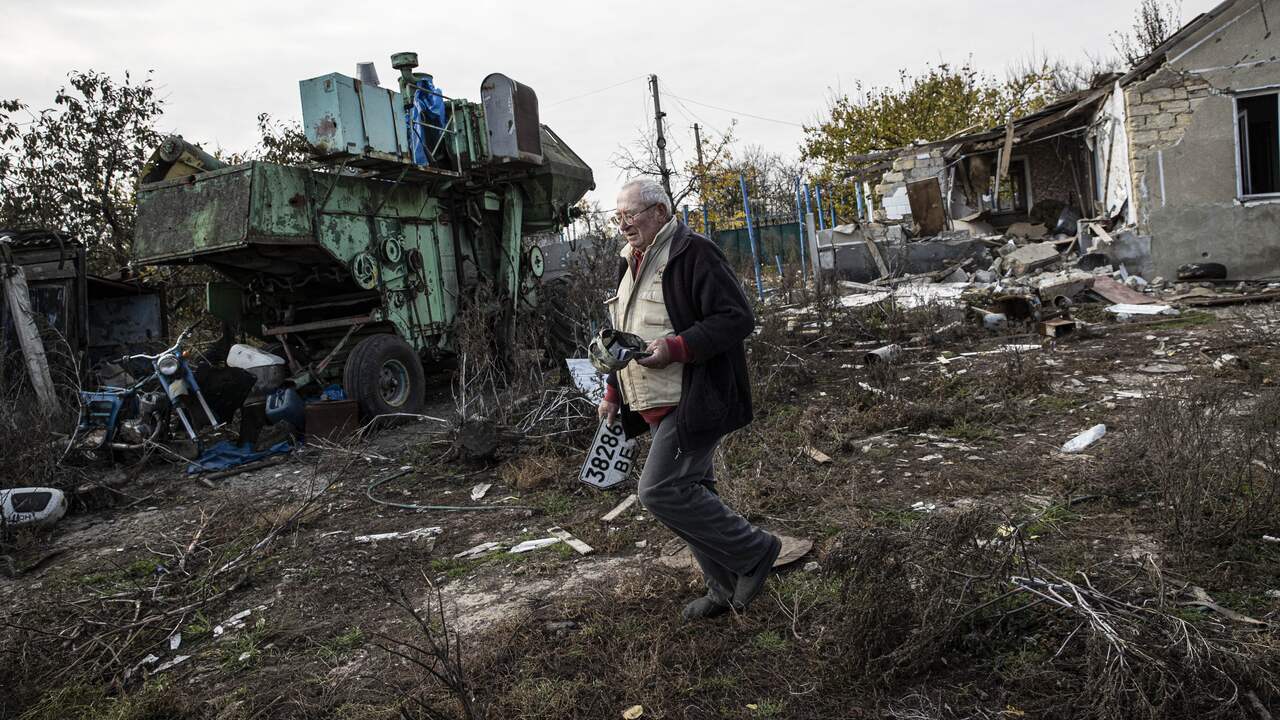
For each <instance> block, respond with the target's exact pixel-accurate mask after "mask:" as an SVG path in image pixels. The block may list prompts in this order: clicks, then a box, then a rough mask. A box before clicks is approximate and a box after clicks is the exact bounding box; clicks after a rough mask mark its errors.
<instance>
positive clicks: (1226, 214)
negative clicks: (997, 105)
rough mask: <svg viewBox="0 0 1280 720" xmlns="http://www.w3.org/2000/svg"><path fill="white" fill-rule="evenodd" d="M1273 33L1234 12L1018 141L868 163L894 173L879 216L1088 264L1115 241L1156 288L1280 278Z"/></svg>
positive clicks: (1020, 133)
mask: <svg viewBox="0 0 1280 720" xmlns="http://www.w3.org/2000/svg"><path fill="white" fill-rule="evenodd" d="M1273 22H1280V0H1226V1H1225V2H1223V3H1221V4H1220V5H1218V6H1217V7H1215V8H1214V9H1213V10H1211V11H1209V12H1207V13H1204V14H1203V15H1200V16H1199V17H1197V18H1195V19H1194V20H1192V21H1191V22H1190V23H1188V24H1187V25H1186V26H1184V27H1183V28H1182V29H1181V30H1179V31H1178V32H1177V33H1175V34H1174V35H1173V36H1172V37H1170V38H1169V39H1168V40H1167V41H1166V42H1165V43H1164V44H1163V45H1161V46H1160V47H1159V48H1157V49H1156V50H1155V51H1154V52H1152V53H1151V54H1150V55H1149V56H1148V57H1147V58H1146V59H1145V60H1143V61H1142V62H1141V63H1139V64H1138V65H1137V66H1135V67H1134V68H1132V69H1131V70H1129V71H1128V72H1127V73H1125V74H1123V75H1112V76H1110V77H1107V78H1102V79H1100V80H1099V81H1098V82H1097V83H1095V85H1094V87H1092V88H1089V89H1087V90H1084V91H1081V92H1078V93H1075V94H1072V95H1069V96H1066V97H1063V98H1060V99H1059V100H1058V101H1057V102H1055V103H1053V104H1052V105H1050V106H1048V107H1046V108H1044V109H1042V110H1040V111H1039V112H1037V113H1035V114H1032V115H1028V116H1025V117H1022V118H1019V119H1018V120H1016V121H1014V122H1013V123H1011V126H1007V127H997V128H992V129H990V130H987V131H983V132H977V133H971V134H967V135H962V136H957V137H952V138H948V139H947V140H944V141H941V142H936V143H930V144H926V145H918V146H914V147H909V148H901V149H899V150H897V151H893V152H890V153H885V154H881V155H880V156H879V158H863V159H864V160H865V159H881V160H884V161H886V162H891V165H889V166H888V167H887V168H886V172H885V173H884V174H883V176H882V177H881V182H880V185H878V186H877V187H876V188H875V190H876V194H877V195H879V196H881V197H882V198H883V200H882V203H881V208H880V210H879V213H880V215H881V217H883V218H884V219H886V220H888V221H895V220H897V221H907V220H910V221H912V222H913V223H914V224H915V225H916V227H917V228H918V229H919V231H920V234H921V235H937V234H942V232H943V231H944V230H945V229H947V228H950V229H954V230H967V231H969V233H970V234H972V235H975V236H982V235H990V234H992V233H993V232H995V231H1006V232H1009V234H1015V235H1022V236H1026V235H1027V233H1028V232H1030V233H1033V237H1034V234H1041V235H1044V236H1049V237H1056V238H1057V239H1059V240H1064V239H1065V238H1067V237H1077V236H1078V241H1077V242H1076V243H1075V244H1073V245H1072V246H1071V247H1072V248H1073V249H1074V250H1075V251H1076V252H1081V253H1083V252H1084V251H1085V250H1087V249H1088V248H1089V247H1090V246H1091V244H1092V243H1093V242H1094V241H1095V239H1096V237H1097V236H1099V235H1100V234H1108V231H1109V240H1110V250H1111V252H1112V255H1113V259H1114V260H1115V261H1117V262H1121V263H1124V264H1125V265H1126V267H1127V268H1128V270H1129V271H1130V272H1132V273H1136V274H1140V275H1142V276H1144V277H1147V278H1148V279H1151V278H1154V277H1164V278H1169V279H1173V278H1175V277H1177V276H1178V275H1179V268H1181V267H1183V266H1186V265H1188V264H1193V263H1201V264H1203V263H1217V264H1221V265H1222V266H1223V267H1225V269H1226V275H1227V277H1230V278H1232V279H1241V280H1244V279H1261V278H1268V277H1275V276H1280V60H1278V56H1280V35H1277V34H1275V33H1273V32H1272V30H1271V27H1270V25H1271V23H1273ZM930 197H933V198H936V200H934V201H932V202H931V201H930V200H929V198H930ZM913 210H914V211H913ZM1023 223H1025V224H1023ZM952 242H953V243H954V242H956V240H954V239H953V240H952ZM953 254H954V253H953ZM841 264H842V265H844V264H845V263H841ZM1219 272H1220V271H1219Z"/></svg>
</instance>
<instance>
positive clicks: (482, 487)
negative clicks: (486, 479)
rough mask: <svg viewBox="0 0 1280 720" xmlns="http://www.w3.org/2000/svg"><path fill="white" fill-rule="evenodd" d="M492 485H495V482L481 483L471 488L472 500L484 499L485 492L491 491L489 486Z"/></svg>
mask: <svg viewBox="0 0 1280 720" xmlns="http://www.w3.org/2000/svg"><path fill="white" fill-rule="evenodd" d="M491 487H493V483H480V484H479V485H476V486H475V487H473V488H471V499H472V500H481V499H483V498H484V496H485V493H487V492H489V488H491Z"/></svg>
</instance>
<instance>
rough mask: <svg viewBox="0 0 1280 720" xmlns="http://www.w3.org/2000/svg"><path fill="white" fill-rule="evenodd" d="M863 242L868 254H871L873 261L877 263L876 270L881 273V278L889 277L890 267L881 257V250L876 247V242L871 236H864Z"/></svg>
mask: <svg viewBox="0 0 1280 720" xmlns="http://www.w3.org/2000/svg"><path fill="white" fill-rule="evenodd" d="M862 242H863V243H865V244H866V246H867V252H870V253H871V259H872V260H875V261H876V268H877V269H878V270H879V271H880V277H889V266H888V265H886V264H885V262H884V257H883V256H881V255H880V248H879V247H877V246H876V241H875V240H872V239H871V237H870V236H869V235H866V234H863V236H862Z"/></svg>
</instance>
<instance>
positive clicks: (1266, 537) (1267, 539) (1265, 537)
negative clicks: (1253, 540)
mask: <svg viewBox="0 0 1280 720" xmlns="http://www.w3.org/2000/svg"><path fill="white" fill-rule="evenodd" d="M1262 540H1263V542H1273V543H1280V537H1276V536H1274V535H1263V536H1262Z"/></svg>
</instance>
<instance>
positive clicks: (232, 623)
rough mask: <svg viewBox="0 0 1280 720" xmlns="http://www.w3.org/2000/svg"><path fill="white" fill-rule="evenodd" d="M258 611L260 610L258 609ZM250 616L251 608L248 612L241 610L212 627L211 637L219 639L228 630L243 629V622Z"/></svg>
mask: <svg viewBox="0 0 1280 720" xmlns="http://www.w3.org/2000/svg"><path fill="white" fill-rule="evenodd" d="M262 607H263V608H265V607H266V606H262ZM259 609H262V608H259ZM252 614H253V608H249V609H248V610H241V611H240V612H238V613H236V614H235V615H232V616H231V617H229V618H227V619H226V620H223V621H222V622H221V623H219V624H217V625H215V626H214V627H213V636H214V637H221V636H222V634H223V633H225V632H227V631H228V630H239V629H240V628H242V627H244V621H245V620H246V619H247V618H248V617H249V616H250V615H252Z"/></svg>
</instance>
